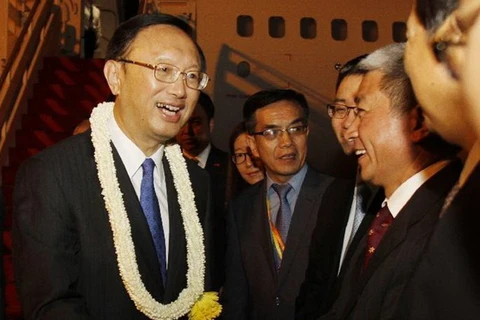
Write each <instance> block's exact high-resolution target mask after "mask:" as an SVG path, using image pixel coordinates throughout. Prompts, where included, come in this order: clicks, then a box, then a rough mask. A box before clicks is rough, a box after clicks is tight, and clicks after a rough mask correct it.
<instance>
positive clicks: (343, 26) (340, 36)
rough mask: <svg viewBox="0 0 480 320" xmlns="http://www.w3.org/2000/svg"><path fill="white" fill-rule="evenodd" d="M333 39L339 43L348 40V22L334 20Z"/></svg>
mask: <svg viewBox="0 0 480 320" xmlns="http://www.w3.org/2000/svg"><path fill="white" fill-rule="evenodd" d="M331 27H332V38H333V39H334V40H337V41H344V40H345V39H347V35H348V30H347V21H345V20H343V19H333V20H332V22H331Z"/></svg>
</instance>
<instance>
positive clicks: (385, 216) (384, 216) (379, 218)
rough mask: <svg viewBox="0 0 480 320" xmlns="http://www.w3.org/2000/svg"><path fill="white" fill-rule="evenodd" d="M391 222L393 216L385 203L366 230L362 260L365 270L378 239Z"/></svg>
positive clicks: (379, 239) (378, 242)
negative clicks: (366, 237)
mask: <svg viewBox="0 0 480 320" xmlns="http://www.w3.org/2000/svg"><path fill="white" fill-rule="evenodd" d="M392 222H393V216H392V214H391V213H390V210H388V206H387V205H385V206H384V207H382V208H381V209H380V211H378V213H377V215H376V216H375V219H373V222H372V224H371V225H370V229H369V230H368V239H367V250H366V251H365V260H364V262H363V270H366V268H367V265H368V262H369V261H370V258H371V257H372V256H373V254H374V253H375V250H376V249H377V247H378V245H379V244H380V241H382V238H383V236H384V235H385V233H386V232H387V230H388V228H389V227H390V225H391V224H392Z"/></svg>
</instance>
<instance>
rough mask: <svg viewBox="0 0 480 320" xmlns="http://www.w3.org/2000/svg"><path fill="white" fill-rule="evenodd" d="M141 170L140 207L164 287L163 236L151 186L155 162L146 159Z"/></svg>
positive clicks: (164, 259) (160, 219)
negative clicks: (155, 253) (146, 223)
mask: <svg viewBox="0 0 480 320" xmlns="http://www.w3.org/2000/svg"><path fill="white" fill-rule="evenodd" d="M142 168H143V177H142V184H141V187H140V205H141V206H142V209H143V213H144V214H145V217H146V218H147V222H148V227H149V229H150V233H151V235H152V239H153V243H154V244H155V250H156V252H157V258H158V262H159V263H160V273H161V275H162V281H163V285H165V281H166V279H167V268H166V261H167V260H166V249H165V235H164V233H163V225H162V217H161V215H160V207H159V205H158V199H157V195H156V194H155V187H154V184H153V171H154V169H155V162H153V160H152V159H150V158H147V159H145V161H144V162H143V164H142Z"/></svg>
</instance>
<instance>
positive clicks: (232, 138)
mask: <svg viewBox="0 0 480 320" xmlns="http://www.w3.org/2000/svg"><path fill="white" fill-rule="evenodd" d="M246 131H247V129H246V128H245V122H243V121H242V122H240V123H239V124H237V125H236V126H235V127H234V128H233V130H232V133H231V134H230V139H229V140H228V147H229V149H230V155H233V154H234V153H235V146H234V145H235V140H237V138H238V137H239V136H240V135H241V134H242V133H246Z"/></svg>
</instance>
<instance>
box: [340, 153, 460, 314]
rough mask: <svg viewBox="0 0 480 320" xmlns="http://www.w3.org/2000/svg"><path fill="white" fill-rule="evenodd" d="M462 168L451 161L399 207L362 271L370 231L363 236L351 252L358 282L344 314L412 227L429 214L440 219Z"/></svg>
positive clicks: (351, 275) (351, 277) (353, 276)
mask: <svg viewBox="0 0 480 320" xmlns="http://www.w3.org/2000/svg"><path fill="white" fill-rule="evenodd" d="M459 168H460V167H459V163H458V162H454V163H451V164H449V165H448V166H447V167H445V168H443V169H442V170H441V171H439V172H438V173H436V174H435V175H434V176H433V177H431V178H430V179H429V180H428V181H426V182H425V183H424V184H423V185H422V186H421V187H420V188H419V189H418V190H417V191H416V192H415V193H414V194H413V196H412V197H411V198H410V200H409V201H408V202H407V204H406V205H405V206H404V207H403V208H402V210H400V212H399V213H398V215H397V217H396V218H395V220H394V222H393V223H392V225H391V226H390V229H389V230H388V232H387V233H386V234H385V236H384V238H383V239H382V241H381V242H380V245H379V246H378V248H377V251H376V252H375V254H374V255H373V256H372V258H371V259H370V262H369V264H368V267H367V269H366V270H365V271H364V273H363V274H361V269H362V266H363V261H364V259H363V258H364V255H365V248H366V244H367V233H365V234H364V235H363V237H362V239H361V240H360V243H359V245H358V247H357V249H356V250H355V253H354V254H353V255H352V260H351V262H350V263H351V264H352V265H351V266H350V267H349V268H348V269H349V270H350V271H349V275H348V279H349V281H350V283H351V284H352V283H356V285H353V287H352V288H355V289H353V292H354V293H353V295H351V297H352V299H350V303H349V305H348V306H347V307H346V308H345V315H347V314H349V313H350V312H351V311H352V309H353V307H354V306H355V303H356V301H357V299H358V297H359V295H361V293H362V291H363V289H364V287H365V286H366V284H367V283H368V281H369V280H370V278H371V277H372V276H373V275H374V274H375V271H376V270H377V269H378V267H379V266H380V265H381V264H382V262H383V261H384V260H385V259H386V258H387V257H388V255H389V254H391V253H392V251H394V250H395V249H396V248H397V247H398V246H400V245H401V244H402V242H404V241H405V239H406V237H407V235H408V232H409V228H410V227H412V226H413V225H415V224H416V223H417V222H419V221H420V220H422V219H424V218H425V217H427V216H429V217H431V219H432V220H435V221H436V220H437V219H438V213H439V212H440V209H441V207H442V204H443V201H444V199H445V197H446V195H447V193H448V192H449V190H450V189H451V187H452V185H453V184H454V182H455V181H456V179H457V177H458V173H459V170H460V169H459ZM346 278H347V276H346ZM356 279H358V281H356Z"/></svg>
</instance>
